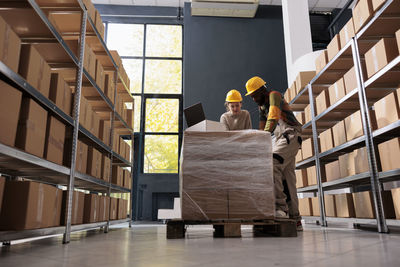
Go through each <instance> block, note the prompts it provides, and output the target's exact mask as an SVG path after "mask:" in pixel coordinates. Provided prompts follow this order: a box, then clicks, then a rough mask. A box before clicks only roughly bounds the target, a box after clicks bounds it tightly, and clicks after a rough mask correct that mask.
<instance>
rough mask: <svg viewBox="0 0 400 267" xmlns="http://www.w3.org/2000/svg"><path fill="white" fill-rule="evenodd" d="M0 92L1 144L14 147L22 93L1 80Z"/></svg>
mask: <svg viewBox="0 0 400 267" xmlns="http://www.w3.org/2000/svg"><path fill="white" fill-rule="evenodd" d="M0 18H1V17H0ZM0 27H1V25H0ZM0 90H1V97H0V125H1V127H0V143H2V144H5V145H8V146H14V145H15V139H16V136H17V128H18V119H19V113H20V108H21V101H22V93H21V91H19V90H17V89H15V88H14V87H12V86H10V85H8V84H7V83H5V82H3V81H2V80H0Z"/></svg>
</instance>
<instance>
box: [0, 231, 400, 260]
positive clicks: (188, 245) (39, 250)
mask: <svg viewBox="0 0 400 267" xmlns="http://www.w3.org/2000/svg"><path fill="white" fill-rule="evenodd" d="M242 232H243V235H244V237H242V238H241V239H222V238H221V239H213V238H212V236H211V232H210V228H206V227H195V228H190V229H189V232H188V234H189V236H188V238H186V239H185V240H166V238H165V226H162V225H135V226H134V227H133V228H131V229H127V228H124V229H118V230H112V231H111V232H110V233H109V234H99V233H90V232H89V233H87V234H86V233H82V234H72V241H71V243H70V244H69V245H61V238H60V237H54V238H50V239H43V240H37V241H34V242H31V243H23V244H17V245H13V246H11V247H2V248H1V253H0V265H1V266H2V267H6V266H13V267H17V266H23V265H26V264H27V263H29V266H30V267H34V266H41V267H47V266H96V267H101V266H174V267H175V266H305V265H306V266H307V267H308V266H310V267H313V266H318V267H321V266H335V267H337V266H363V267H369V266H374V267H379V266H400V258H399V257H398V255H397V253H398V252H399V251H400V235H399V234H391V235H385V234H377V233H375V232H367V231H359V230H352V229H342V228H341V229H338V228H329V229H325V230H323V229H321V228H320V227H318V226H313V225H306V226H305V231H304V232H303V233H301V234H300V236H299V237H298V238H252V237H251V233H250V229H249V228H247V229H244V230H243V231H242ZM82 235H85V236H86V237H85V238H82Z"/></svg>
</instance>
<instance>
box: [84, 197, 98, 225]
mask: <svg viewBox="0 0 400 267" xmlns="http://www.w3.org/2000/svg"><path fill="white" fill-rule="evenodd" d="M99 206H100V203H99V196H98V195H95V194H85V206H84V209H83V210H84V212H83V223H94V222H97V221H98V216H99V213H98V212H99Z"/></svg>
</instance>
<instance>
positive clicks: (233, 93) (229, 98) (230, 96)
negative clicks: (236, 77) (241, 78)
mask: <svg viewBox="0 0 400 267" xmlns="http://www.w3.org/2000/svg"><path fill="white" fill-rule="evenodd" d="M242 100H243V99H242V95H241V94H240V92H239V91H238V90H235V89H233V90H230V91H229V92H228V93H227V94H226V99H225V101H226V102H242Z"/></svg>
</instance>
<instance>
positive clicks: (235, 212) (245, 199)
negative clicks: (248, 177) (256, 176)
mask: <svg viewBox="0 0 400 267" xmlns="http://www.w3.org/2000/svg"><path fill="white" fill-rule="evenodd" d="M227 192H228V199H227V202H228V211H227V217H226V218H228V219H232V220H262V219H264V218H266V217H268V216H269V214H270V210H271V209H274V208H275V204H274V203H271V202H268V200H269V196H268V195H269V190H268V189H267V190H247V189H236V190H228V191H227ZM249 199H253V200H256V201H257V202H259V203H262V202H263V201H265V202H266V204H264V205H254V202H253V201H249Z"/></svg>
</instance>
